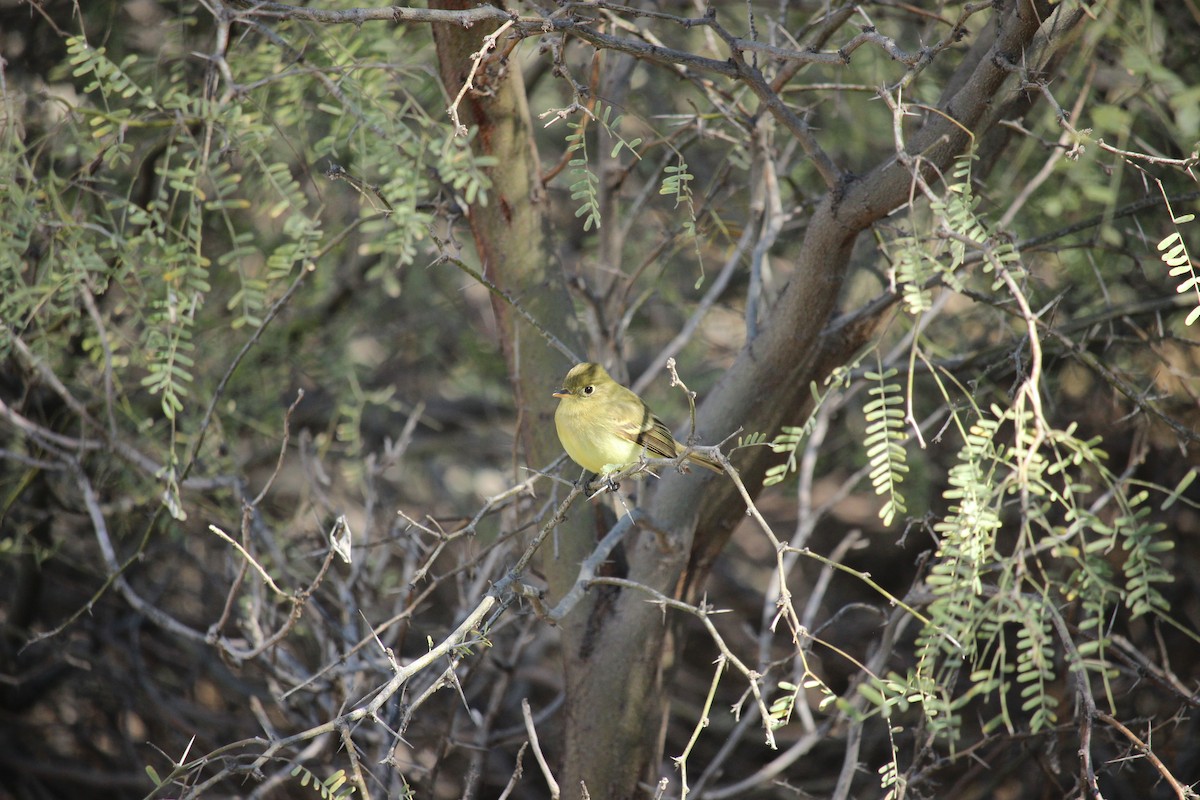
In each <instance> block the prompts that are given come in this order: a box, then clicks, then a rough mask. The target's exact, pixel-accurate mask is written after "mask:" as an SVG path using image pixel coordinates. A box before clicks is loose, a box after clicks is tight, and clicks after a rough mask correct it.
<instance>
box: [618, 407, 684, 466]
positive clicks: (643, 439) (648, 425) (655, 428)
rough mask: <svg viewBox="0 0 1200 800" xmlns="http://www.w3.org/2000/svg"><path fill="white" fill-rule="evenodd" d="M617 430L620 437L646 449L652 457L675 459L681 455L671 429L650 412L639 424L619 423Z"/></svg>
mask: <svg viewBox="0 0 1200 800" xmlns="http://www.w3.org/2000/svg"><path fill="white" fill-rule="evenodd" d="M616 429H617V435H618V436H620V437H621V438H622V439H627V440H628V441H631V442H633V443H634V444H639V445H641V446H642V447H644V448H646V454H647V455H649V456H651V457H655V458H674V457H675V456H677V455H679V453H678V452H677V451H676V450H675V437H673V436H672V435H671V431H670V429H669V428H667V426H666V425H664V424H663V422H662V420H660V419H659V418H658V417H656V416H654V415H653V414H651V413H650V412H649V411H646V412H645V413H644V415H643V416H642V419H641V420H639V422H638V424H636V425H634V424H630V423H628V422H626V423H619V424H617V425H616Z"/></svg>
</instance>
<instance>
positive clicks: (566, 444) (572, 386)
mask: <svg viewBox="0 0 1200 800" xmlns="http://www.w3.org/2000/svg"><path fill="white" fill-rule="evenodd" d="M554 396H555V397H557V398H558V399H559V404H558V409H557V410H556V411H555V412H554V427H555V428H556V429H557V430H558V440H559V441H560V442H562V446H563V449H564V450H566V451H567V455H569V456H570V457H571V459H572V460H573V461H574V462H575V463H576V464H578V465H579V466H581V467H583V468H584V469H586V470H587V471H589V472H594V473H596V474H597V475H599V474H600V473H601V472H602V471H603V470H604V468H605V467H608V468H609V469H612V468H613V467H621V466H626V465H628V464H632V463H634V462H636V461H637V460H638V459H639V458H641V456H642V453H643V452H644V453H645V454H646V455H647V456H649V457H650V458H676V457H678V456H679V455H681V454H682V453H683V452H684V450H686V449H687V448H686V447H684V445H682V444H680V443H679V442H677V441H675V437H674V436H672V435H671V431H670V430H669V429H668V428H667V426H666V425H664V424H663V423H662V420H660V419H659V418H658V417H656V416H654V412H653V411H651V410H650V406H648V405H646V403H645V402H644V401H643V400H642V398H640V397H638V396H637V395H636V394H634V393H633V392H632V391H631V390H629V389H627V388H625V387H624V386H622V385H621V384H619V383H617V382H616V381H614V380H613V379H612V377H611V376H610V375H609V374H608V372H607V371H606V370H605V369H604V367H602V366H600V365H599V364H593V363H590V362H584V363H582V364H576V365H575V366H573V367H571V371H570V372H568V373H567V377H566V378H564V379H563V386H562V388H561V389H559V390H558V391H557V392H555V393H554ZM687 459H688V461H691V462H692V463H694V464H699V465H700V466H702V467H704V468H705V469H709V470H712V471H713V472H718V473H719V472H724V471H725V470H724V468H723V467H722V466H721V465H720V463H718V462H717V461H714V460H713V459H711V458H709V457H708V456H704V455H701V454H700V453H696V452H692V453H688V454H687Z"/></svg>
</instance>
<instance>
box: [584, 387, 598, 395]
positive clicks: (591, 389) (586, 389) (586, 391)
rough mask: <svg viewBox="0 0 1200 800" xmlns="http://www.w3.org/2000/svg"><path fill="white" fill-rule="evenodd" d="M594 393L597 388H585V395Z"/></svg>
mask: <svg viewBox="0 0 1200 800" xmlns="http://www.w3.org/2000/svg"><path fill="white" fill-rule="evenodd" d="M594 391H596V387H595V386H585V387H583V393H584V394H591V393H592V392H594Z"/></svg>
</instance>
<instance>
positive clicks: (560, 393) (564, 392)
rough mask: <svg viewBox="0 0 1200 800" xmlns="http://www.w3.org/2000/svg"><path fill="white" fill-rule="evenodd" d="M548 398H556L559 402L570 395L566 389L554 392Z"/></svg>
mask: <svg viewBox="0 0 1200 800" xmlns="http://www.w3.org/2000/svg"><path fill="white" fill-rule="evenodd" d="M550 396H551V397H557V398H558V399H559V400H562V399H563V398H564V397H570V396H571V393H570V392H568V391H567V390H566V389H559V390H558V391H557V392H555V393H554V394H552V395H550Z"/></svg>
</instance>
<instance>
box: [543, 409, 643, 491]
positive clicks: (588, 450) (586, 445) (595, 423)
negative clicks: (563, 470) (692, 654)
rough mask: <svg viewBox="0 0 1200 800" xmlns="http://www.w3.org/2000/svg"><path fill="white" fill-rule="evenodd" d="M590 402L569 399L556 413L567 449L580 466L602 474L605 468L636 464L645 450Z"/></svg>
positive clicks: (559, 431) (564, 445)
mask: <svg viewBox="0 0 1200 800" xmlns="http://www.w3.org/2000/svg"><path fill="white" fill-rule="evenodd" d="M588 402H589V399H587V398H577V397H571V398H565V399H563V400H562V401H561V402H559V404H558V408H557V409H556V410H555V411H554V427H555V428H557V429H558V438H559V441H561V442H562V446H563V449H564V450H566V451H567V455H569V456H570V457H571V460H572V461H574V462H575V463H576V464H578V465H579V466H581V467H583V468H584V469H586V470H587V471H589V472H595V473H597V474H599V473H600V472H601V471H602V470H603V469H604V467H605V466H608V465H622V466H623V465H625V464H632V463H633V462H635V461H637V460H638V458H640V457H641V455H642V451H643V448H642V446H641V445H640V444H637V443H635V442H631V441H629V440H628V439H625V438H623V437H621V436H618V435H617V434H616V433H613V430H614V429H615V423H614V421H613V420H612V419H610V418H609V415H607V414H604V413H599V414H597V413H596V411H598V410H600V409H598V408H591V409H589V408H588V407H587V403H588Z"/></svg>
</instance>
